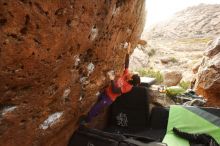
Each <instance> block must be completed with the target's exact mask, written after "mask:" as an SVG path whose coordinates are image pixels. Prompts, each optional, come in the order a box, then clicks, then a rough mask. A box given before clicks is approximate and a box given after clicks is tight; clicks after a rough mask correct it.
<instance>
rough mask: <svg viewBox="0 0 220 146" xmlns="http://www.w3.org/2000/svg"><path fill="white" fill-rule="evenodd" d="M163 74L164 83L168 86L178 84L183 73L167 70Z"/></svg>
mask: <svg viewBox="0 0 220 146" xmlns="http://www.w3.org/2000/svg"><path fill="white" fill-rule="evenodd" d="M163 76H164V82H163V83H164V84H165V85H167V86H176V85H177V84H179V82H180V81H181V79H182V73H181V72H179V71H165V72H164V73H163Z"/></svg>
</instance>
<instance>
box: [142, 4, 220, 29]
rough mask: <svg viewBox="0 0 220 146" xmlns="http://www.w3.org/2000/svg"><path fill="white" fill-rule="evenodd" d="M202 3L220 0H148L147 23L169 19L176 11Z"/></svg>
mask: <svg viewBox="0 0 220 146" xmlns="http://www.w3.org/2000/svg"><path fill="white" fill-rule="evenodd" d="M200 3H207V4H220V0H146V8H147V11H148V12H147V22H146V25H148V26H149V25H151V24H155V23H158V22H160V21H163V20H166V19H169V18H170V17H171V16H172V15H173V14H174V13H175V12H178V11H180V10H183V9H185V8H187V7H189V6H194V5H198V4H200Z"/></svg>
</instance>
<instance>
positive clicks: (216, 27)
mask: <svg viewBox="0 0 220 146" xmlns="http://www.w3.org/2000/svg"><path fill="white" fill-rule="evenodd" d="M147 32H148V33H147V35H146V36H147V38H171V39H178V38H204V37H205V38H213V37H216V36H218V35H219V34H220V4H199V5H197V6H193V7H188V8H187V9H184V10H182V11H180V12H178V13H176V14H175V15H174V16H173V17H172V18H171V19H170V20H167V21H166V22H164V23H159V24H156V25H154V26H152V27H149V28H148V29H147Z"/></svg>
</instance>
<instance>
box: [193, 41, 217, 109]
mask: <svg viewBox="0 0 220 146" xmlns="http://www.w3.org/2000/svg"><path fill="white" fill-rule="evenodd" d="M195 89H196V92H197V93H198V94H200V95H203V96H204V97H205V98H206V99H207V105H208V106H215V107H216V106H217V107H220V38H217V39H216V40H214V41H213V42H210V43H209V46H208V48H207V49H206V50H205V53H204V57H203V60H202V62H201V65H200V66H199V68H198V73H197V77H196V84H195Z"/></svg>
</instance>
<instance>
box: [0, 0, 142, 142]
mask: <svg viewBox="0 0 220 146" xmlns="http://www.w3.org/2000/svg"><path fill="white" fill-rule="evenodd" d="M144 6H145V4H144V0H1V1H0V111H1V115H0V145H4V146H18V145H22V146H30V145H33V146H38V145H45V146H49V145H53V146H54V145H57V146H61V145H66V144H67V142H68V139H69V137H70V136H71V134H72V132H73V131H74V130H75V129H76V128H77V121H78V118H79V117H80V116H81V115H82V114H85V113H87V111H88V110H89V108H90V107H91V106H92V104H93V103H94V102H95V101H96V99H97V94H98V91H99V90H100V89H101V88H103V87H104V86H105V85H106V84H107V83H108V80H107V78H106V73H107V72H108V71H109V70H115V71H116V72H117V73H120V72H121V71H122V69H123V63H124V57H125V53H126V45H127V42H131V43H132V44H133V45H132V46H133V47H134V46H135V44H136V43H137V41H138V39H139V37H140V35H141V32H142V30H143V26H144V11H145V10H144V9H145V7H144Z"/></svg>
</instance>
